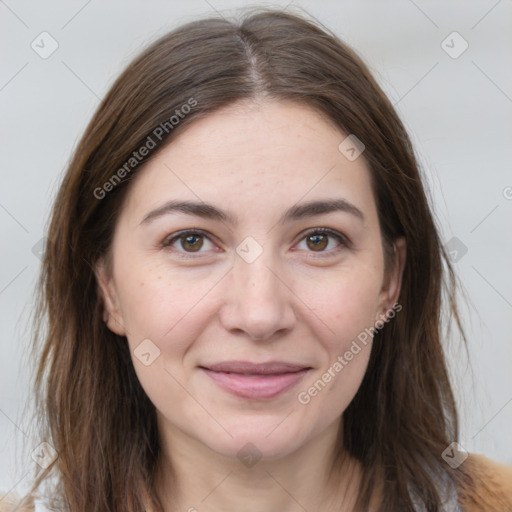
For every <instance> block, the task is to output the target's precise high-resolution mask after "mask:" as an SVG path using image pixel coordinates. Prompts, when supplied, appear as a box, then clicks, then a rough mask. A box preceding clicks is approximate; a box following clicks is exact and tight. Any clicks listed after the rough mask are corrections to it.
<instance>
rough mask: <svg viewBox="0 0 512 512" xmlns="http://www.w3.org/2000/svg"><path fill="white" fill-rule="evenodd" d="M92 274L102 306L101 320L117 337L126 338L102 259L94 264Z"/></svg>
mask: <svg viewBox="0 0 512 512" xmlns="http://www.w3.org/2000/svg"><path fill="white" fill-rule="evenodd" d="M94 273H95V275H96V281H97V283H98V293H99V296H100V299H101V301H102V304H103V320H104V321H105V323H106V324H107V327H108V328H109V329H110V330H111V331H112V332H113V333H115V334H118V335H119V336H126V329H125V327H124V323H123V318H122V315H121V311H120V308H119V300H118V297H117V291H116V289H115V286H114V282H113V279H112V276H111V275H110V273H109V272H108V271H107V268H106V264H105V261H104V260H103V259H100V260H98V262H97V263H96V265H95V271H94Z"/></svg>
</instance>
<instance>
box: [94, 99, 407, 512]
mask: <svg viewBox="0 0 512 512" xmlns="http://www.w3.org/2000/svg"><path fill="white" fill-rule="evenodd" d="M345 137H346V134H344V133H342V132H341V131H340V130H339V129H338V128H337V127H335V126H334V125H333V124H332V123H330V122H329V121H327V120H326V119H325V118H324V117H322V116H321V115H320V114H318V113H317V112H316V111H314V110H312V109H310V108H309V107H307V106H305V105H302V104H298V103H293V102H288V101H282V102H277V101H270V100H257V101H256V100H251V101H247V100H246V101H243V102H241V103H238V104H232V105H229V106H228V107H225V108H223V109H221V110H219V111H217V112H215V113H213V114H211V115H209V116H207V117H205V118H203V119H200V120H197V121H195V122H194V123H192V124H191V125H190V126H189V127H188V128H187V129H186V130H184V131H183V132H181V133H180V134H179V135H178V136H177V137H176V138H175V139H173V141H172V143H170V144H169V145H167V146H166V147H165V148H163V149H162V150H161V151H160V152H159V153H158V154H157V155H156V156H155V158H154V159H152V160H151V161H150V162H149V163H148V164H146V166H145V168H144V169H143V170H141V171H140V172H139V174H138V175H137V177H136V179H135V180H134V181H133V183H132V184H131V188H130V190H129V192H128V196H127V198H126V201H125V203H124V206H123V209H122V211H121V213H120V216H119V218H118V222H117V226H116V230H115V234H114V239H113V244H112V247H111V258H112V259H111V261H112V265H111V267H109V268H108V266H107V265H105V264H104V262H103V261H100V262H98V265H97V276H98V281H99V284H100V291H101V294H102V297H103V300H104V304H105V319H106V322H107V325H108V327H109V328H110V329H111V330H112V331H114V332H116V333H117V334H120V335H122V336H126V337H127V340H128V344H129V346H130V350H131V353H132V360H133V364H134V367H135V371H136V373H137V376H138V378H139V380H140V383H141V385H142V386H143V388H144V390H145V391H146V393H147V395H148V396H149V398H150V399H151V401H152V402H153V404H154V405H155V407H156V410H157V416H158V425H159V432H160V436H161V443H162V458H161V460H160V465H159V470H158V472H157V477H156V483H157V487H158V492H159V495H160V497H161V499H162V501H163V503H164V506H165V509H166V511H174V510H190V512H192V511H193V510H194V509H196V510H198V511H200V512H202V511H213V510H223V511H228V512H229V511H233V512H235V511H240V510H245V511H248V512H253V511H254V512H256V511H258V512H261V511H263V510H269V511H270V510H282V511H284V512H291V511H299V510H301V511H302V510H304V508H305V509H307V510H308V511H309V512H314V511H317V510H324V511H325V510H335V509H338V510H339V506H340V503H343V506H344V508H343V510H355V509H354V497H355V493H356V491H357V488H358V483H359V478H360V467H359V465H358V463H357V461H355V460H353V459H351V458H350V457H349V456H348V455H346V456H345V457H344V459H343V463H342V465H341V466H340V470H339V472H338V473H333V477H332V478H331V479H329V463H330V461H331V459H332V453H333V451H334V447H335V441H336V435H337V431H338V428H339V426H340V423H341V421H342V414H343V411H344V410H345V409H346V407H347V406H348V404H349V403H350V402H351V400H352V398H353V397H354V395H355V393H356V391H357V389H358V388H359V386H360V384H361V381H362V378H363V376H364V373H365V370H366V367H367V363H368V358H369V355H370V348H371V344H372V343H371V340H370V342H368V343H367V345H366V346H364V345H362V344H360V345H361V347H362V349H361V350H360V352H359V353H357V355H354V357H353V359H352V360H351V361H350V362H349V363H348V364H347V365H346V366H344V367H343V370H342V371H340V372H338V373H335V377H333V378H332V379H331V381H330V382H329V383H328V384H327V385H326V386H325V388H324V389H322V390H321V391H320V392H318V393H317V394H316V396H314V397H312V398H311V400H310V401H309V403H307V404H303V403H300V402H299V400H298V398H297V395H298V393H299V392H301V391H305V390H306V391H307V390H308V388H310V387H311V386H312V385H313V383H315V382H316V381H317V380H318V379H321V378H322V375H323V374H324V373H325V372H326V371H327V370H328V369H329V368H330V367H332V365H333V363H334V362H335V361H337V358H338V356H339V355H343V354H344V353H345V352H346V351H347V350H349V349H350V346H351V344H352V341H353V340H355V339H356V337H357V335H358V334H360V333H361V332H362V331H364V329H365V328H369V327H371V326H373V325H374V324H375V322H376V321H377V320H379V319H381V318H382V315H384V314H385V313H386V312H387V311H389V310H390V309H391V308H392V306H393V305H394V304H395V303H396V301H397V298H398V295H399V290H400V284H401V275H402V270H403V265H404V261H405V243H404V241H403V240H401V239H399V240H397V241H396V244H395V252H394V254H395V256H394V258H395V259H394V263H395V264H394V266H393V268H392V270H391V271H390V272H385V268H384V256H383V249H382V239H381V234H380V228H379V223H378V216H377V210H376V204H375V200H374V197H373V193H372V189H371V185H370V171H369V168H368V166H367V163H366V161H365V159H364V153H363V155H362V156H360V157H359V158H357V159H356V160H354V161H350V160H348V159H347V158H346V157H345V156H344V155H343V154H342V153H341V152H340V151H339V150H338V146H339V144H340V142H341V141H342V140H343V139H344V138H345ZM334 198H343V199H345V200H346V201H349V202H350V203H351V204H353V205H354V206H356V207H357V208H358V209H359V210H360V211H361V212H362V214H363V216H364V219H360V218H358V217H357V216H356V215H353V214H351V213H347V212H343V211H337V212H329V213H324V214H321V215H315V216H309V217H305V218H302V219H299V220H293V221H290V222H288V223H285V224H279V223H278V219H279V218H280V216H281V215H282V214H283V212H284V211H285V210H287V209H288V208H289V207H291V206H293V205H295V204H296V203H303V202H306V201H311V200H317V199H318V200H321V199H334ZM171 199H179V200H191V201H199V200H201V201H204V202H206V203H212V204H214V205H216V206H217V207H219V208H222V209H225V210H228V211H229V212H231V213H232V214H233V215H234V216H236V217H237V218H238V222H237V223H236V224H232V223H230V222H227V221H219V220H214V219H207V218H201V217H198V216H191V215H187V214H185V213H180V212H175V213H168V214H167V215H162V216H160V217H158V218H154V219H153V220H152V221H150V222H146V223H143V222H142V220H143V219H144V217H145V216H146V215H147V214H148V213H149V212H151V211H153V210H155V209H156V208H159V207H160V206H161V205H163V204H164V203H166V202H167V201H169V200H171ZM321 227H324V228H330V229H332V230H334V231H336V232H338V233H340V234H342V235H344V236H345V237H347V238H348V240H350V243H348V244H347V245H345V244H344V243H342V242H340V241H338V240H337V239H336V238H334V237H331V236H328V237H327V238H323V237H322V236H321V237H320V241H321V242H322V243H320V244H319V245H320V246H321V248H317V246H315V245H314V244H313V243H311V241H308V235H309V236H311V235H312V234H313V232H314V228H321ZM192 228H193V229H200V230H203V231H205V232H206V233H207V234H209V235H208V236H207V237H201V236H199V241H197V239H192V247H193V248H194V247H197V246H199V245H200V244H201V242H202V244H203V245H202V246H201V247H200V249H199V252H194V250H193V249H191V248H190V246H191V243H189V244H188V245H187V243H186V240H184V239H183V238H182V239H181V240H180V239H177V240H176V241H174V242H173V243H172V245H169V246H167V247H162V246H161V243H162V241H163V240H165V239H166V238H167V239H169V236H170V235H175V234H177V233H179V232H180V231H182V230H185V229H192ZM310 231H311V233H310ZM210 235H211V236H210ZM248 236H251V237H252V238H253V239H254V240H255V241H256V242H257V243H258V244H259V246H260V247H261V249H262V253H261V254H260V255H259V257H258V258H257V259H255V261H253V262H251V263H248V262H247V261H246V260H244V258H242V257H240V256H239V255H238V254H237V252H236V249H237V247H238V246H239V244H240V243H241V242H242V241H243V240H244V239H245V238H246V237H248ZM317 240H318V239H317ZM327 242H328V243H327ZM324 243H325V244H324ZM187 251H188V252H187ZM183 255H185V256H187V255H188V256H189V258H185V257H180V256H183ZM398 314H399V313H398ZM145 339H150V340H151V343H153V344H154V345H155V346H157V347H158V349H159V350H160V355H159V357H157V358H156V359H155V360H154V361H153V362H152V363H151V364H150V365H149V366H145V365H144V364H143V363H142V362H141V361H140V360H139V359H138V358H137V357H136V356H135V355H134V350H135V349H136V348H137V347H138V346H139V344H140V343H141V342H142V341H143V340H145ZM146 343H147V342H146ZM232 360H243V361H253V362H264V361H287V362H293V363H300V364H303V365H307V366H309V367H311V368H312V369H311V370H310V371H309V373H308V374H307V375H306V376H305V377H304V378H303V379H302V381H301V382H299V383H298V384H297V385H296V386H294V387H292V388H291V389H289V390H287V391H285V392H284V393H282V394H280V395H278V396H276V397H274V398H270V399H263V400H252V399H247V398H240V397H237V396H233V395H232V394H230V393H228V392H226V391H225V390H223V389H222V388H220V387H219V386H218V385H217V384H216V383H215V382H213V381H212V380H211V379H210V378H209V377H208V376H207V375H206V374H205V373H204V372H203V371H202V370H201V369H200V368H199V365H206V364H211V363H216V362H221V361H232ZM247 443H252V445H250V447H251V448H246V449H249V451H250V453H252V454H253V455H254V456H256V454H259V455H261V459H260V460H259V461H258V462H257V463H256V464H254V465H252V466H251V467H249V466H248V465H245V464H244V463H242V462H241V460H240V459H239V458H238V457H237V453H238V452H239V450H240V449H241V448H242V447H244V446H246V445H247ZM254 447H256V449H257V451H256V449H255V448H254ZM251 450H252V451H251ZM303 507H304V508H303Z"/></svg>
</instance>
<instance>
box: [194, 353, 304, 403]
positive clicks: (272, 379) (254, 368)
mask: <svg viewBox="0 0 512 512" xmlns="http://www.w3.org/2000/svg"><path fill="white" fill-rule="evenodd" d="M199 368H200V369H201V371H203V372H204V373H205V374H206V375H207V376H208V377H209V378H210V379H212V380H213V381H214V382H215V383H216V384H217V385H218V386H219V387H221V388H222V389H224V390H225V391H228V392H229V393H231V394H233V395H235V396H238V397H240V398H249V399H253V400H262V399H269V398H274V397H276V396H278V395H280V394H282V393H284V392H285V391H287V390H289V389H290V388H292V387H293V386H295V385H297V384H298V383H299V382H300V381H301V380H302V379H303V378H304V376H305V375H306V374H307V373H308V372H309V371H310V370H311V369H312V368H311V367H310V366H305V365H298V364H292V363H283V362H268V363H251V362H247V361H229V362H223V363H216V364H212V365H208V366H200V367H199Z"/></svg>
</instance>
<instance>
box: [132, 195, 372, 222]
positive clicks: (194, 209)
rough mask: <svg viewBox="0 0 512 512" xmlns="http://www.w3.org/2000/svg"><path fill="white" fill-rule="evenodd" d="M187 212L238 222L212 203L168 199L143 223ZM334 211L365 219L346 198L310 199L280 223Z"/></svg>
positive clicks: (290, 209)
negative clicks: (171, 214)
mask: <svg viewBox="0 0 512 512" xmlns="http://www.w3.org/2000/svg"><path fill="white" fill-rule="evenodd" d="M175 212H179V213H185V214H187V215H195V216H197V217H202V218H205V219H212V220H216V221H220V222H226V223H231V224H233V225H236V224H237V220H238V219H237V217H236V216H235V215H233V214H232V213H231V212H228V211H225V210H222V209H220V208H218V207H216V206H214V205H212V204H209V203H204V202H196V201H174V200H171V201H168V202H167V203H165V204H164V205H162V206H160V207H159V208H156V209H155V210H152V211H150V212H149V213H148V214H147V215H146V216H145V217H144V218H143V219H142V222H141V223H140V224H141V225H142V224H148V223H149V222H151V221H153V220H155V219H157V218H159V217H162V216H164V215H168V214H170V213H175ZM333 212H344V213H349V214H351V215H353V216H355V217H356V218H358V219H360V220H362V221H364V215H363V212H362V211H361V210H360V209H359V208H358V207H357V206H355V205H353V204H352V203H350V202H348V201H347V200H346V199H341V198H340V199H326V200H319V201H309V202H307V203H302V204H296V205H293V206H292V207H291V208H289V209H288V210H287V211H286V212H285V213H284V214H283V215H282V216H281V218H280V219H279V221H278V224H285V223H286V222H291V221H296V220H300V219H303V218H306V217H313V216H316V215H322V214H326V213H333Z"/></svg>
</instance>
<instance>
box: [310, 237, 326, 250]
mask: <svg viewBox="0 0 512 512" xmlns="http://www.w3.org/2000/svg"><path fill="white" fill-rule="evenodd" d="M309 240H310V241H311V242H313V246H314V247H315V248H320V249H325V246H326V240H327V238H326V237H325V236H324V235H311V236H310V237H309Z"/></svg>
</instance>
